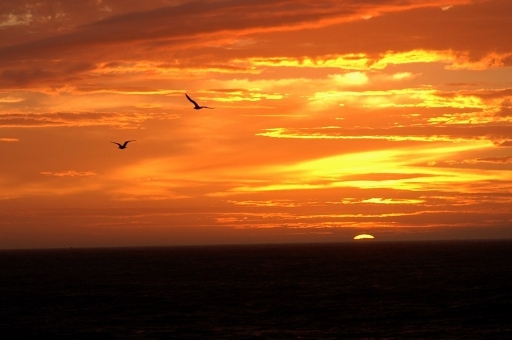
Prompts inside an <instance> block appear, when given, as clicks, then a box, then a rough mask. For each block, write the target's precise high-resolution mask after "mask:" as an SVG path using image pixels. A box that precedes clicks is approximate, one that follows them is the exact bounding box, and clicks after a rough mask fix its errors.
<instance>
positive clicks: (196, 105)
mask: <svg viewBox="0 0 512 340" xmlns="http://www.w3.org/2000/svg"><path fill="white" fill-rule="evenodd" d="M185 97H187V99H188V101H189V102H191V103H192V104H194V106H195V107H199V105H198V104H197V103H196V102H195V101H194V100H193V99H192V98H190V97H189V96H188V94H186V93H185Z"/></svg>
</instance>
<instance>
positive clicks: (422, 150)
mask: <svg viewBox="0 0 512 340" xmlns="http://www.w3.org/2000/svg"><path fill="white" fill-rule="evenodd" d="M511 18H512V1H510V0H433V1H428V2H427V1H423V0H406V1H403V0H370V1H356V0H343V1H339V0H330V1H329V0H320V1H310V0H294V1H290V0H272V1H270V0H254V1H242V0H201V1H187V0H145V1H135V0H83V1H56V0H55V1H53V0H43V1H40V0H39V1H36V0H34V1H31V0H3V1H2V2H1V4H0V37H1V38H0V156H1V160H2V161H1V167H0V248H32V247H70V246H74V247H85V246H87V247H89V246H134V245H174V244H205V243H261V242H318V241H321V242H329V241H333V242H334V241H349V240H352V239H353V238H354V236H355V235H357V234H360V233H367V234H371V235H374V236H375V240H405V239H451V238H511V237H512V225H511V221H512V195H511V193H512V181H511V180H512V171H511V170H512V152H511V147H512V124H511V123H512V44H511V43H510V39H511V38H510V37H511V36H512V25H511V24H510V20H511ZM185 93H188V94H189V95H190V96H191V97H192V98H194V99H196V100H197V101H198V102H199V103H200V104H202V105H207V106H211V107H214V108H215V109H213V110H208V109H204V110H198V111H196V110H193V109H192V104H191V103H189V102H188V101H187V100H186V98H185V96H184V94H185ZM130 139H134V140H137V141H136V142H132V143H130V144H129V145H128V147H127V148H126V149H125V150H119V149H117V147H116V145H114V144H111V143H110V141H116V142H122V141H125V140H130Z"/></svg>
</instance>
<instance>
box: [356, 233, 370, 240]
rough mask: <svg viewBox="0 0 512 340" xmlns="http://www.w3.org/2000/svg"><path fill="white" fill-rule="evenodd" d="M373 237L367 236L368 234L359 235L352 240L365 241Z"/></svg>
mask: <svg viewBox="0 0 512 340" xmlns="http://www.w3.org/2000/svg"><path fill="white" fill-rule="evenodd" d="M374 238H375V237H373V236H372V235H368V234H360V235H357V236H356V237H354V240H367V239H374Z"/></svg>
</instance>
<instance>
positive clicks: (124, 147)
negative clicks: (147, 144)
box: [110, 139, 136, 150]
mask: <svg viewBox="0 0 512 340" xmlns="http://www.w3.org/2000/svg"><path fill="white" fill-rule="evenodd" d="M135 141H136V140H135V139H132V140H127V141H126V142H124V143H123V144H119V143H116V142H112V141H111V142H110V143H114V144H117V145H119V149H121V150H122V149H126V145H127V144H128V143H130V142H135Z"/></svg>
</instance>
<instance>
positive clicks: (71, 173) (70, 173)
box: [41, 170, 97, 177]
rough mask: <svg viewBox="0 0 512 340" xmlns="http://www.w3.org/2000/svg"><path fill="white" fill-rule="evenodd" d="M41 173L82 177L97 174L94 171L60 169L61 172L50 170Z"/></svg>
mask: <svg viewBox="0 0 512 340" xmlns="http://www.w3.org/2000/svg"><path fill="white" fill-rule="evenodd" d="M41 175H45V176H56V177H83V176H96V175H97V174H96V173H95V172H94V171H75V170H68V171H61V172H51V171H42V172H41Z"/></svg>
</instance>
